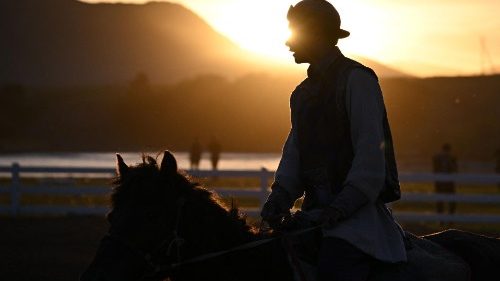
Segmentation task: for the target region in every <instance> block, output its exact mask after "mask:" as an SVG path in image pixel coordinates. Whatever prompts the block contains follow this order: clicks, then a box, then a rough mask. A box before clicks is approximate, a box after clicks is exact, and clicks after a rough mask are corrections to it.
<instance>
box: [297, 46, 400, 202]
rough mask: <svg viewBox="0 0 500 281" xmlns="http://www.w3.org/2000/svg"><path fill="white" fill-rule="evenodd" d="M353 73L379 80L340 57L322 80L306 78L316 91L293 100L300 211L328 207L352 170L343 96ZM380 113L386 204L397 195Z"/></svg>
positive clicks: (389, 139)
mask: <svg viewBox="0 0 500 281" xmlns="http://www.w3.org/2000/svg"><path fill="white" fill-rule="evenodd" d="M355 68H361V69H364V70H366V71H368V72H369V73H371V74H372V75H373V76H374V77H375V78H376V77H377V76H376V74H375V72H374V71H373V70H371V69H370V68H368V67H366V66H364V65H362V64H360V63H358V62H356V61H354V60H351V59H349V58H346V57H345V56H343V55H342V54H340V56H339V57H337V58H336V59H335V61H334V62H333V63H332V64H331V65H330V66H329V67H328V69H327V71H326V72H325V73H324V74H323V76H322V77H319V78H318V77H316V78H314V77H313V78H308V79H318V80H317V81H316V83H311V84H316V85H318V88H314V87H313V88H308V89H303V90H301V89H298V90H296V91H294V93H293V94H292V97H291V114H292V124H293V126H294V130H295V132H296V141H297V147H298V150H299V157H300V170H301V177H302V182H303V183H304V184H305V190H306V196H305V199H304V203H303V205H302V208H303V209H309V208H317V207H322V206H323V205H326V204H329V202H331V199H332V198H333V197H334V196H335V194H338V193H339V192H340V191H341V190H342V187H343V183H344V181H345V179H346V178H347V174H348V172H349V170H350V168H351V165H352V162H353V159H354V151H353V147H352V141H351V131H350V121H349V117H348V113H347V110H346V91H347V81H348V78H349V74H350V73H351V71H352V70H353V69H355ZM303 84H304V83H303ZM301 85H302V84H301ZM299 87H301V86H299ZM304 87H306V88H307V86H304ZM383 112H384V119H383V128H384V138H385V140H384V141H385V143H384V145H385V163H386V164H385V165H386V179H385V187H384V188H383V190H382V192H381V194H380V196H379V198H380V199H381V200H382V201H383V202H386V203H387V202H392V201H396V200H398V199H399V198H400V197H401V192H400V187H399V180H398V171H397V167H396V160H395V157H394V149H393V145H392V136H391V131H390V128H389V122H388V120H387V113H386V111H385V107H384V111H383ZM308 195H309V196H308ZM322 201H323V202H322Z"/></svg>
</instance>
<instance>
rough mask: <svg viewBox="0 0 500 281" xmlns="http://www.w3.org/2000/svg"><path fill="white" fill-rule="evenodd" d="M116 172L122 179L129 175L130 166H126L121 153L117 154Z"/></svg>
mask: <svg viewBox="0 0 500 281" xmlns="http://www.w3.org/2000/svg"><path fill="white" fill-rule="evenodd" d="M116 172H117V173H118V176H120V177H123V176H125V175H126V174H127V173H128V166H127V164H125V161H123V158H122V156H121V155H120V154H119V153H117V154H116Z"/></svg>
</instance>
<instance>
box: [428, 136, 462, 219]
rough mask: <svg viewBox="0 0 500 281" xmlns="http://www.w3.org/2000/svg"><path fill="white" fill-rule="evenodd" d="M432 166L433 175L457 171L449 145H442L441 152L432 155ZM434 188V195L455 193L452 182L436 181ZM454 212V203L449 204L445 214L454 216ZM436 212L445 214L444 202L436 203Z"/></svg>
mask: <svg viewBox="0 0 500 281" xmlns="http://www.w3.org/2000/svg"><path fill="white" fill-rule="evenodd" d="M432 164H433V171H434V173H440V174H451V173H456V172H457V171H458V165H457V158H456V157H455V156H453V155H452V154H451V145H450V144H449V143H445V144H443V146H442V148H441V152H439V153H437V154H436V155H434V157H433V158H432ZM434 188H435V192H436V193H444V194H454V193H455V183H454V182H453V181H437V182H436V183H435V184H434ZM455 210H456V203H455V202H449V203H448V210H447V213H448V214H454V213H455ZM436 212H437V213H439V214H442V213H444V212H445V202H442V201H438V202H437V204H436ZM441 224H442V223H441Z"/></svg>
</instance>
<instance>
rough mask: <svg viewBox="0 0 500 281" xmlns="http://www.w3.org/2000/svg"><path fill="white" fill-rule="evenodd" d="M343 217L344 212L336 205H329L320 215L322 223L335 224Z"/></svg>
mask: <svg viewBox="0 0 500 281" xmlns="http://www.w3.org/2000/svg"><path fill="white" fill-rule="evenodd" d="M342 217H343V215H342V212H341V211H340V210H339V209H338V208H335V207H334V206H328V207H326V208H324V209H323V212H321V215H320V217H319V223H320V225H324V226H334V225H335V224H337V222H339V221H340V219H341V218H342Z"/></svg>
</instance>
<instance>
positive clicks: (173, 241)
mask: <svg viewBox="0 0 500 281" xmlns="http://www.w3.org/2000/svg"><path fill="white" fill-rule="evenodd" d="M176 203H177V214H176V219H175V227H174V229H173V230H172V233H171V235H169V236H167V238H166V239H164V240H162V241H161V242H160V243H159V244H158V246H157V247H154V248H153V251H151V252H144V251H142V250H140V249H138V248H137V247H135V246H134V245H132V243H130V242H129V241H128V240H127V239H125V238H123V237H122V236H120V235H118V234H116V233H113V232H112V233H110V234H108V237H109V238H110V239H111V240H113V241H116V242H119V243H120V244H122V245H123V246H124V247H125V248H127V249H128V250H129V251H130V252H131V253H132V254H133V255H134V256H136V257H138V258H139V259H141V260H143V261H144V262H145V263H146V264H147V266H148V270H146V271H145V273H144V274H143V276H142V277H141V278H140V279H139V280H143V279H144V278H149V277H152V276H155V275H156V274H158V273H160V272H162V273H165V266H163V265H160V264H156V263H155V261H154V260H153V257H155V256H157V254H158V253H161V252H162V251H163V249H165V246H167V245H168V247H166V250H165V253H166V255H165V257H171V256H172V251H173V250H174V249H175V251H176V256H177V259H176V262H175V263H179V262H180V261H181V253H180V249H181V247H182V245H183V244H184V242H185V240H184V238H182V237H181V236H180V235H179V227H180V222H181V213H182V210H183V207H184V205H185V203H186V200H185V198H184V197H179V198H178V199H177V202H176Z"/></svg>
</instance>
